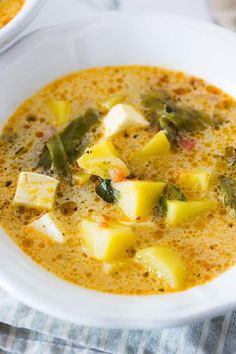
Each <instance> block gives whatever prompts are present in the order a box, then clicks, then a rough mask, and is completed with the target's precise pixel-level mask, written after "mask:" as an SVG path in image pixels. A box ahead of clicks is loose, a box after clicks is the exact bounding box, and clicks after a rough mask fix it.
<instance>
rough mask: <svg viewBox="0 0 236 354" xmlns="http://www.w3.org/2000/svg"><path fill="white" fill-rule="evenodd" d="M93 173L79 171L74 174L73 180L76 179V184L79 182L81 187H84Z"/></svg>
mask: <svg viewBox="0 0 236 354" xmlns="http://www.w3.org/2000/svg"><path fill="white" fill-rule="evenodd" d="M91 176H92V175H91V173H86V172H83V171H82V172H78V173H76V174H74V175H73V180H74V181H75V183H76V184H78V185H79V186H80V187H82V186H83V185H85V184H86V183H87V182H88V181H89V179H90V177H91Z"/></svg>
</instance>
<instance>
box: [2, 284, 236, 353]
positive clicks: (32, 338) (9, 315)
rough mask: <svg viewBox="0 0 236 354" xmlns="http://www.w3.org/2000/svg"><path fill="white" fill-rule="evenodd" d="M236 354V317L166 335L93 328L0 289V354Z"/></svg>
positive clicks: (169, 330)
mask: <svg viewBox="0 0 236 354" xmlns="http://www.w3.org/2000/svg"><path fill="white" fill-rule="evenodd" d="M5 353H9V354H10V353H11V354H22V353H26V354H95V353H96V354H98V353H99V354H101V353H109V354H117V353H118V354H159V353H162V354H174V353H175V354H177V353H178V354H195V353H196V354H206V353H207V354H233V353H236V312H232V313H228V314H226V315H225V316H220V317H217V318H215V319H212V320H208V321H202V322H197V323H192V324H190V325H188V326H184V327H177V328H170V329H164V330H155V331H148V330H121V329H110V330H109V329H98V328H88V327H82V326H78V325H74V324H71V323H67V322H64V321H61V320H59V319H56V318H53V317H50V316H47V315H45V314H43V313H42V312H39V311H36V310H33V309H31V308H30V307H28V306H26V305H23V304H22V303H20V302H18V301H16V300H15V299H14V298H12V297H10V296H9V295H8V294H6V293H5V292H4V291H2V290H0V354H5Z"/></svg>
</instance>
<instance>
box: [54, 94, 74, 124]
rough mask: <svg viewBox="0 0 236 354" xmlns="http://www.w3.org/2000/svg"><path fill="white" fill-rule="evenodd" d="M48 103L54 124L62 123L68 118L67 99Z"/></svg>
mask: <svg viewBox="0 0 236 354" xmlns="http://www.w3.org/2000/svg"><path fill="white" fill-rule="evenodd" d="M49 105H50V108H51V110H52V113H53V118H54V123H55V124H56V125H61V124H64V123H66V122H67V121H68V120H69V116H70V111H71V105H70V103H69V102H68V101H63V100H58V101H50V103H49Z"/></svg>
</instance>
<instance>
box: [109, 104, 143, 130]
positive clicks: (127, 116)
mask: <svg viewBox="0 0 236 354" xmlns="http://www.w3.org/2000/svg"><path fill="white" fill-rule="evenodd" d="M103 125H104V129H105V137H109V136H112V135H115V134H117V133H120V132H122V131H124V130H126V129H128V128H130V127H133V126H140V127H147V126H148V125H149V122H148V121H147V120H146V119H145V118H144V117H143V116H142V115H141V114H140V113H139V112H138V111H136V109H134V108H133V107H132V106H130V105H128V104H122V103H119V104H117V105H115V106H114V107H112V108H111V109H110V111H109V112H108V114H107V115H106V117H105V118H104V120H103Z"/></svg>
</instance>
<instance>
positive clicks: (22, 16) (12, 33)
mask: <svg viewBox="0 0 236 354" xmlns="http://www.w3.org/2000/svg"><path fill="white" fill-rule="evenodd" d="M45 1H46V0H26V1H25V2H24V4H23V6H22V8H21V9H20V11H19V12H18V13H17V14H16V16H14V17H13V18H12V19H11V21H10V22H8V23H7V24H6V25H5V26H4V27H2V28H1V29H0V53H1V52H2V51H3V50H5V49H7V48H8V47H9V46H10V45H11V43H12V41H13V40H14V38H15V37H17V36H18V34H20V33H21V31H22V30H23V29H24V28H25V27H26V26H27V25H28V24H29V23H30V22H31V21H32V20H33V18H34V17H35V15H36V14H37V13H38V11H39V10H40V8H41V6H42V5H43V3H44V2H45Z"/></svg>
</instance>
